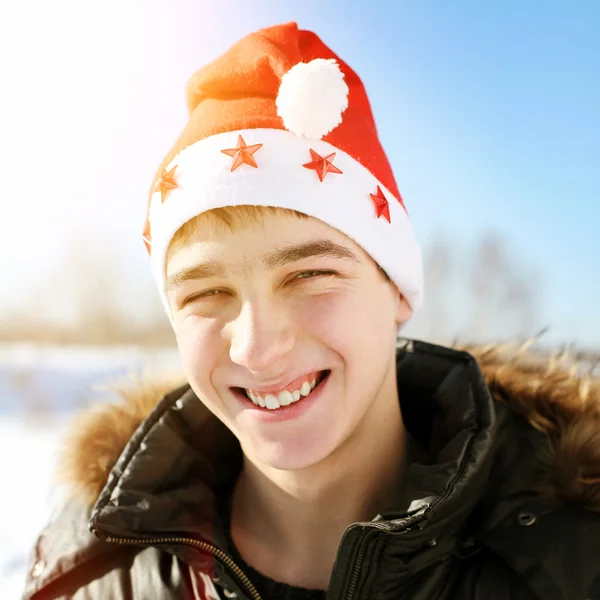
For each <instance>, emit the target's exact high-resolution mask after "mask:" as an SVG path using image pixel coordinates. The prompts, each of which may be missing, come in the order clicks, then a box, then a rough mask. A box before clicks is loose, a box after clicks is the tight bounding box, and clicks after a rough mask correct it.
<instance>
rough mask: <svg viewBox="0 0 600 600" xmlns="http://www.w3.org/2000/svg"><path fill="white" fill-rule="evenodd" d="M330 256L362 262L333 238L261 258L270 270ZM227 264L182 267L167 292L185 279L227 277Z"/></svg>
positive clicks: (167, 286)
mask: <svg viewBox="0 0 600 600" xmlns="http://www.w3.org/2000/svg"><path fill="white" fill-rule="evenodd" d="M316 257H328V258H340V259H346V260H351V261H352V262H355V263H360V262H361V261H360V259H359V258H358V256H357V255H356V254H355V253H354V252H352V250H350V249H349V248H346V247H345V246H340V245H339V244H336V243H335V242H332V241H331V240H316V241H313V242H304V243H301V244H294V245H292V246H285V247H283V248H279V249H277V250H273V251H271V252H268V253H267V254H265V255H263V256H262V257H261V258H260V259H259V260H260V262H262V264H263V265H264V266H265V267H266V268H267V269H269V270H273V269H277V268H278V267H283V266H285V265H287V264H289V263H293V262H298V261H300V260H304V259H306V258H316ZM225 271H226V270H225V266H224V265H223V264H222V263H219V262H215V261H208V262H203V263H199V264H197V265H194V266H193V267H187V268H185V269H181V271H178V272H177V273H174V274H173V275H171V276H169V277H167V280H166V281H165V288H164V289H165V292H168V291H169V290H172V289H173V288H174V287H176V286H178V285H179V284H180V283H182V282H184V281H190V280H198V279H207V278H210V277H225Z"/></svg>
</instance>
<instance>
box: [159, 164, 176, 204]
mask: <svg viewBox="0 0 600 600" xmlns="http://www.w3.org/2000/svg"><path fill="white" fill-rule="evenodd" d="M176 168H177V165H175V166H174V167H173V168H172V169H171V170H170V171H169V172H168V173H167V171H166V169H163V173H162V175H161V178H160V179H159V180H158V183H157V184H156V187H155V188H154V191H155V192H159V191H160V199H161V202H163V203H164V201H165V199H166V197H167V194H168V193H169V192H170V191H171V190H174V189H175V188H176V187H178V185H177V182H176V181H175V179H174V178H175V169H176Z"/></svg>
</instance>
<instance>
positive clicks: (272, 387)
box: [240, 369, 325, 396]
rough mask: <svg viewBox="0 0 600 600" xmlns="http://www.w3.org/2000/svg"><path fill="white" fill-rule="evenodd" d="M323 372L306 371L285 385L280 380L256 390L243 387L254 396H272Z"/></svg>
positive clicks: (321, 370)
mask: <svg viewBox="0 0 600 600" xmlns="http://www.w3.org/2000/svg"><path fill="white" fill-rule="evenodd" d="M324 370H325V369H320V370H317V371H306V372H305V373H303V374H302V375H299V376H298V377H294V378H293V379H288V380H287V383H282V382H283V381H285V380H283V379H282V380H281V381H279V382H275V383H271V384H269V385H263V386H262V387H256V388H254V387H244V389H246V390H250V391H252V392H254V393H255V394H260V395H261V396H264V395H265V394H272V393H274V392H280V391H281V390H285V389H288V388H289V387H290V386H291V385H292V384H294V383H296V382H299V381H301V380H303V379H305V378H306V377H307V376H308V375H314V374H317V377H318V376H319V375H320V374H321V373H322V372H323V371H324ZM240 387H241V386H240ZM299 387H300V386H298V388H299Z"/></svg>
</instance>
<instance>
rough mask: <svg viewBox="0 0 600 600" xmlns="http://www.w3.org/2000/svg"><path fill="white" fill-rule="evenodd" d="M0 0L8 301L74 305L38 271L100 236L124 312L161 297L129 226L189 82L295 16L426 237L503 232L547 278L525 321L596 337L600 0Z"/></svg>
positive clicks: (53, 267) (457, 239)
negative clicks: (256, 33) (365, 118)
mask: <svg viewBox="0 0 600 600" xmlns="http://www.w3.org/2000/svg"><path fill="white" fill-rule="evenodd" d="M3 10H4V8H3V9H0V18H2V19H3V21H4V20H6V19H9V20H10V19H12V20H13V21H14V22H11V23H10V25H7V27H6V32H5V33H6V34H5V35H4V36H3V37H2V38H1V39H0V51H1V53H2V55H3V56H10V57H11V60H10V61H7V62H6V65H5V66H6V68H7V69H6V77H5V78H6V80H7V81H8V89H10V90H12V91H13V93H12V94H9V95H8V96H6V97H5V98H4V100H5V110H3V111H2V112H1V113H0V130H2V131H3V136H2V140H0V151H2V156H4V159H3V162H4V164H5V167H6V169H7V172H8V173H10V174H11V176H10V177H9V178H8V179H5V181H4V183H3V185H4V188H3V191H4V195H3V197H4V198H5V199H10V202H11V206H10V210H7V211H5V214H4V215H3V219H2V220H0V239H3V240H4V241H5V244H6V247H7V248H10V250H11V251H10V252H3V253H0V271H2V272H3V273H4V274H5V275H6V274H7V273H8V275H9V278H10V281H11V293H10V295H9V296H8V297H2V298H0V300H2V304H3V305H5V304H6V302H7V301H8V302H9V303H10V301H12V302H13V303H15V302H16V303H17V304H19V303H24V302H27V301H28V300H29V299H30V298H31V297H32V290H33V291H34V292H35V290H36V289H37V290H38V291H39V287H40V282H41V285H42V287H43V292H44V296H43V297H44V302H43V303H42V306H36V310H39V311H50V310H51V307H54V308H53V309H52V310H54V312H55V313H56V315H57V317H56V318H58V313H60V311H62V313H63V315H62V316H63V317H64V315H65V314H66V315H67V316H68V315H69V314H71V313H72V312H73V310H74V308H73V304H72V298H73V297H74V296H75V294H74V291H73V290H74V288H73V286H72V285H71V287H69V286H68V285H64V286H63V285H62V284H59V283H56V284H54V283H53V285H51V286H47V284H46V283H45V282H44V280H43V277H42V274H45V276H47V274H48V273H50V274H51V277H52V278H53V279H52V281H53V282H55V281H59V280H60V281H61V282H62V281H65V280H66V281H67V282H71V283H73V281H74V280H76V279H77V277H80V276H81V273H78V274H76V271H75V266H74V264H71V263H72V258H73V255H74V253H73V252H72V251H71V250H72V248H73V247H76V248H78V247H79V246H77V244H83V243H85V244H87V245H88V246H89V248H88V250H89V249H90V248H91V251H93V252H97V253H98V254H99V255H102V254H103V253H105V252H106V250H107V249H108V250H111V251H112V252H113V254H112V255H109V254H106V258H105V260H106V261H110V260H112V259H111V256H114V252H118V256H119V260H118V264H115V263H114V262H113V263H111V264H114V272H115V278H120V279H119V286H121V294H122V299H123V300H122V309H123V310H124V311H126V312H129V313H130V314H131V315H132V318H133V317H135V316H137V315H138V313H139V312H140V309H139V307H140V306H141V305H142V303H143V302H142V301H143V300H144V298H145V297H147V295H148V294H150V293H151V294H154V295H155V294H156V292H155V290H154V288H153V282H152V281H151V277H150V269H149V266H148V263H147V257H146V255H145V253H144V251H143V246H142V244H141V243H140V239H139V235H140V231H141V227H142V223H143V218H144V212H145V205H146V199H147V195H146V194H147V189H148V186H149V184H150V182H151V179H152V177H153V175H154V172H155V169H156V167H157V165H158V164H159V162H160V160H161V159H162V157H163V156H164V154H165V153H166V151H167V150H168V148H169V147H170V145H171V143H172V142H173V140H174V139H175V138H176V137H177V135H178V134H179V132H180V131H181V128H182V127H183V124H184V122H185V119H186V118H187V115H186V110H185V103H184V95H183V90H184V86H185V83H186V81H187V79H188V78H189V77H190V75H191V74H192V73H193V71H194V70H195V69H197V68H198V67H200V66H202V65H203V64H205V63H206V62H208V61H209V60H211V59H212V58H214V57H215V56H216V55H217V54H219V53H221V52H223V51H224V50H226V49H227V47H229V46H230V45H231V44H232V43H233V42H235V41H236V40H237V39H239V38H240V37H242V36H243V35H245V34H247V33H249V32H250V31H253V30H255V29H258V28H260V27H264V26H268V25H272V24H277V23H281V22H285V21H291V20H295V21H297V22H298V24H299V25H300V26H301V27H303V28H307V29H312V30H314V31H316V32H317V33H318V34H319V35H320V36H321V37H322V38H323V40H324V41H325V42H326V43H327V44H328V45H330V46H331V47H332V48H333V49H334V51H336V52H337V53H338V54H339V55H340V56H341V57H343V58H344V60H345V61H346V62H348V63H349V64H350V65H351V66H352V67H353V68H354V69H355V70H356V71H357V72H358V73H359V75H360V76H361V77H362V79H363V81H364V83H365V85H366V87H367V91H368V93H369V96H370V99H371V103H372V105H373V109H374V113H375V118H376V122H377V124H378V128H379V133H380V137H381V140H382V143H383V145H384V147H385V149H386V151H387V153H388V155H389V157H390V161H391V163H392V166H393V168H394V171H395V173H396V177H397V180H398V184H399V187H400V190H401V192H402V194H403V196H404V199H405V201H406V204H407V207H408V210H409V213H410V215H411V218H412V219H413V222H414V225H415V228H416V231H417V234H418V236H419V237H420V239H421V240H422V242H423V244H424V246H425V247H428V246H429V245H430V244H431V243H432V241H434V240H436V239H438V238H445V239H450V240H451V241H452V242H453V243H454V244H455V245H456V248H457V251H467V252H468V250H469V249H471V250H472V249H473V247H474V244H475V242H476V240H477V239H478V238H479V237H480V236H481V235H483V234H484V233H485V232H486V231H489V230H495V231H498V232H499V233H500V234H501V235H502V236H503V237H504V238H505V239H506V241H507V243H508V244H509V247H510V249H511V252H512V255H513V257H514V261H515V262H516V264H517V265H519V266H521V265H522V266H523V268H524V269H525V270H526V272H528V273H529V272H531V273H532V277H534V278H535V281H536V282H537V283H538V284H539V297H540V299H541V302H540V306H539V311H538V313H539V314H537V315H536V317H537V322H536V323H535V324H532V327H534V326H535V327H542V326H545V325H548V326H549V327H550V328H551V332H552V333H551V336H552V338H553V339H555V340H560V341H564V342H578V343H582V344H585V345H594V346H600V315H599V311H598V310H597V308H596V307H597V304H598V298H599V297H600V277H599V274H600V269H599V267H598V261H599V260H600V235H598V230H599V227H598V222H599V220H600V193H599V191H598V190H599V188H600V108H599V107H600V2H596V1H592V0H588V1H587V2H586V1H585V0H580V1H577V2H572V3H567V2H557V1H554V0H547V1H544V2H541V1H538V0H527V1H526V2H523V1H517V0H512V1H511V0H503V1H502V2H500V1H499V0H498V1H493V0H489V1H486V2H483V1H481V0H478V1H475V0H460V1H456V2H447V1H444V0H428V1H423V2H420V1H413V2H404V1H392V0H390V1H387V2H384V1H371V2H365V1H356V0H346V1H343V2H342V1H341V0H321V1H317V0H302V1H300V0H285V1H283V0H257V1H256V2H254V1H251V2H249V1H248V0H228V1H227V2H213V1H210V2H209V1H200V0H168V1H167V0H164V2H151V3H149V2H147V0H105V2H103V3H81V2H79V1H78V0H57V1H56V2H55V3H52V4H48V3H47V2H44V1H43V0H32V3H31V4H30V3H27V4H12V5H11V9H10V12H9V15H8V16H6V19H5V16H4V15H2V14H1V13H2V11H3ZM115 15H119V18H115ZM8 22H9V21H7V23H8ZM77 235H79V236H80V239H79V240H78V239H75V246H73V244H71V245H69V243H68V240H71V239H72V238H74V236H75V237H76V236H77ZM107 242H109V243H108V244H107ZM40 250H42V251H40ZM75 254H77V253H75ZM69 260H71V263H69ZM36 266H37V270H36ZM122 266H123V267H127V269H128V271H126V272H119V268H120V267H122ZM79 268H81V264H80V265H79ZM132 270H133V271H132ZM88 271H89V269H88ZM132 272H135V274H136V277H135V278H132V277H131V273H132ZM55 274H56V277H55ZM86 275H87V271H86V272H85V273H84V276H86ZM92 276H93V275H92ZM75 283H76V281H75ZM36 286H37V287H36ZM33 297H34V298H35V295H34V296H33ZM453 302H454V304H453ZM456 302H457V301H456V299H449V300H448V304H449V311H450V314H452V312H453V311H456V310H457V305H456ZM48 314H49V313H48ZM53 314H54V313H53ZM61 318H62V317H61Z"/></svg>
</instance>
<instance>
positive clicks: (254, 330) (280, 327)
mask: <svg viewBox="0 0 600 600" xmlns="http://www.w3.org/2000/svg"><path fill="white" fill-rule="evenodd" d="M290 321H291V319H290V318H289V315H288V314H287V313H286V311H285V310H283V308H282V307H279V308H278V307H276V306H275V305H274V304H273V303H268V304H267V303H262V304H261V305H260V306H259V305H258V303H251V302H246V303H245V304H243V305H242V308H241V310H240V312H239V314H238V316H237V318H236V319H235V320H234V321H233V322H230V325H231V330H230V331H231V334H230V335H231V345H230V350H229V355H230V358H231V360H232V361H233V362H234V363H236V364H238V365H240V366H243V367H245V368H246V369H248V370H250V371H254V372H261V371H267V370H268V369H269V368H270V367H272V366H273V365H276V364H277V362H278V361H279V359H280V358H282V357H283V356H285V355H286V354H287V353H288V352H290V350H291V349H292V348H293V346H294V343H295V333H294V331H293V327H292V325H291V322H290Z"/></svg>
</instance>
